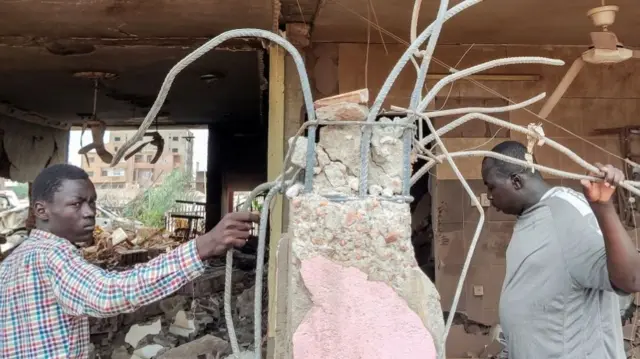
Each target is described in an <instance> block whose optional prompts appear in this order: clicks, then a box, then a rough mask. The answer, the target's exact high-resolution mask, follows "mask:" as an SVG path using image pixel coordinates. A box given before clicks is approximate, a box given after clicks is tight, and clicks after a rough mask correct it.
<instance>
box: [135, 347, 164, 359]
mask: <svg viewBox="0 0 640 359" xmlns="http://www.w3.org/2000/svg"><path fill="white" fill-rule="evenodd" d="M164 349H165V348H164V347H163V346H162V345H159V344H149V345H145V346H143V347H142V348H140V349H137V350H136V351H134V352H133V355H132V356H131V359H152V358H155V357H156V355H158V353H160V352H161V351H162V350H164Z"/></svg>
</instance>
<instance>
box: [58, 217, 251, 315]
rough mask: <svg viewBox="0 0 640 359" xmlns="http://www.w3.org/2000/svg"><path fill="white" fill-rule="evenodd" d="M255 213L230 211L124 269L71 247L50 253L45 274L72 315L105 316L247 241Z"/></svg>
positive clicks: (149, 297)
mask: <svg viewBox="0 0 640 359" xmlns="http://www.w3.org/2000/svg"><path fill="white" fill-rule="evenodd" d="M257 221H258V216H257V215H255V214H250V213H231V214H228V215H227V216H225V218H223V220H222V221H221V222H220V223H219V224H218V225H217V226H216V228H214V229H213V230H212V231H211V232H208V233H206V234H204V235H203V236H200V237H198V238H196V239H194V240H192V241H190V242H188V243H186V244H184V245H182V246H180V247H178V248H177V249H175V250H173V251H172V252H170V253H167V254H164V255H161V256H158V257H156V258H154V259H153V260H151V261H149V262H148V263H145V264H142V265H138V266H136V267H135V268H134V269H131V270H128V271H125V272H107V271H105V270H103V269H101V268H98V267H96V266H94V265H92V264H90V263H88V262H86V261H85V260H84V258H82V256H81V255H80V253H78V251H76V250H74V249H73V248H72V247H61V248H57V249H55V250H54V251H52V252H51V253H50V255H49V256H48V264H47V278H48V279H49V282H50V284H51V287H52V289H53V292H54V294H55V296H56V298H57V299H58V303H59V304H60V305H61V307H62V308H63V309H64V311H65V312H66V313H68V314H70V315H77V316H81V315H88V316H93V317H109V316H113V315H117V314H120V313H127V312H132V311H135V310H136V309H138V308H140V307H142V306H144V305H146V304H149V303H153V302H155V301H157V300H160V299H162V298H165V297H166V296H168V295H170V294H171V293H173V292H175V291H177V290H178V289H180V288H181V287H182V286H183V285H185V284H186V283H187V282H189V281H191V280H193V279H195V278H196V277H198V276H199V275H200V274H202V273H203V272H204V269H205V267H204V264H203V263H202V260H204V259H207V258H210V257H214V256H219V255H222V254H224V253H226V251H227V250H228V249H230V248H231V247H241V246H243V245H244V244H245V243H246V239H247V238H248V237H249V234H250V230H251V223H252V222H257Z"/></svg>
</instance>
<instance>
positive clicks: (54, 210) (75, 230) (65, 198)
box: [34, 180, 96, 243]
mask: <svg viewBox="0 0 640 359" xmlns="http://www.w3.org/2000/svg"><path fill="white" fill-rule="evenodd" d="M34 208H35V211H36V213H35V214H36V216H38V218H39V219H41V220H42V221H44V222H46V223H47V226H48V230H49V231H50V232H51V233H53V234H55V235H56V236H58V237H62V238H64V239H67V240H69V241H71V242H74V243H77V242H89V243H90V242H91V241H92V240H93V230H94V228H95V225H96V189H95V187H94V186H93V183H91V181H90V180H65V181H64V182H62V186H60V188H59V189H58V191H57V192H56V193H55V194H54V195H53V200H52V201H51V202H50V203H49V202H46V201H42V202H36V203H35V207H34Z"/></svg>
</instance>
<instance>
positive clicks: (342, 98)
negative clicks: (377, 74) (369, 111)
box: [313, 89, 369, 110]
mask: <svg viewBox="0 0 640 359" xmlns="http://www.w3.org/2000/svg"><path fill="white" fill-rule="evenodd" d="M368 102H369V90H368V89H361V90H356V91H351V92H346V93H342V94H339V95H335V96H331V97H326V98H323V99H320V100H317V101H316V102H314V103H313V105H314V107H315V108H316V110H317V109H320V108H323V107H327V106H331V105H336V104H342V103H351V104H356V105H366V104H367V103H368Z"/></svg>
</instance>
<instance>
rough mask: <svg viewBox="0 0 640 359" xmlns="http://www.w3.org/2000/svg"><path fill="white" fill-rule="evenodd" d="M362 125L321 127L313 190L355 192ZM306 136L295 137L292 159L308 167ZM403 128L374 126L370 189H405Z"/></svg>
mask: <svg viewBox="0 0 640 359" xmlns="http://www.w3.org/2000/svg"><path fill="white" fill-rule="evenodd" d="M406 121H407V119H406V118H400V117H397V118H394V119H393V120H391V119H389V118H382V119H380V122H383V123H384V122H386V123H404V122H406ZM361 139H362V131H361V127H360V126H326V127H323V128H321V129H320V141H319V142H318V143H317V144H316V167H315V168H314V175H315V177H314V193H317V194H319V195H323V196H327V195H337V194H340V195H356V194H357V193H358V185H359V180H358V178H359V176H360V142H361ZM307 141H308V140H307V138H306V137H298V138H297V139H296V143H295V145H294V144H293V139H290V140H289V146H294V147H293V148H294V151H293V153H292V156H291V162H292V163H293V164H294V165H296V166H298V167H300V168H305V164H306V152H307ZM402 146H403V145H402V128H401V127H380V126H376V127H374V128H373V131H372V136H371V151H370V158H369V193H370V194H372V195H374V196H379V195H381V194H383V195H386V196H392V195H394V194H400V193H401V192H402Z"/></svg>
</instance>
